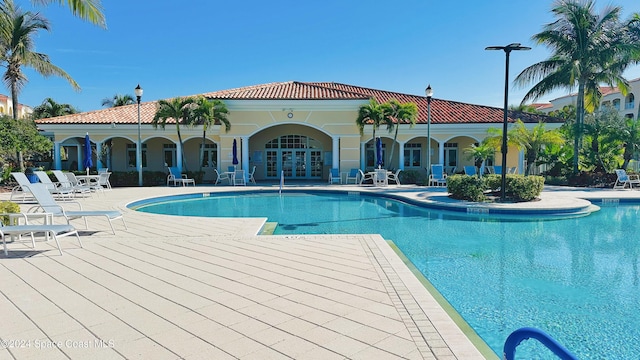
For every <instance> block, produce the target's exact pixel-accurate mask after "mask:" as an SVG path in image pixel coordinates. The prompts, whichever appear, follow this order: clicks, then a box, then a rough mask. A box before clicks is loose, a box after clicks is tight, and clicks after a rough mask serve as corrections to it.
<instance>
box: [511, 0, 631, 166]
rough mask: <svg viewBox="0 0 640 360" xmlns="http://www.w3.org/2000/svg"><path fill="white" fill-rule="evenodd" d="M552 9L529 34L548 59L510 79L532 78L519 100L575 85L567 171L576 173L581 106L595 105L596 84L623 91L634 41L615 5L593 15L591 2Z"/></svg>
mask: <svg viewBox="0 0 640 360" xmlns="http://www.w3.org/2000/svg"><path fill="white" fill-rule="evenodd" d="M552 12H553V13H554V15H555V17H556V20H555V21H554V22H552V23H550V24H547V25H545V26H544V28H543V30H542V32H540V33H538V34H535V35H534V36H533V38H532V39H533V40H534V41H535V42H536V43H538V44H545V45H547V47H549V48H551V49H552V52H553V53H552V55H551V57H549V58H548V59H547V60H544V61H541V62H539V63H536V64H533V65H531V66H529V67H528V68H526V69H524V70H523V71H522V72H521V73H520V74H519V75H518V76H517V77H516V79H515V82H516V84H519V85H521V86H524V85H526V84H528V83H531V82H534V81H538V83H537V84H535V85H534V86H533V88H531V90H529V92H527V94H526V95H525V97H524V98H523V99H522V103H525V102H527V101H529V100H535V99H537V98H539V97H540V96H542V95H544V94H546V93H548V92H550V91H552V90H556V89H560V88H562V89H569V90H571V89H573V88H574V87H575V86H576V85H577V87H578V96H577V104H576V110H577V119H576V124H575V128H576V129H575V139H574V159H573V171H574V173H577V172H578V150H579V148H580V144H581V136H582V125H583V123H584V114H585V110H586V111H593V110H594V109H595V108H596V107H597V105H598V104H600V98H601V93H600V91H599V87H598V85H599V84H601V83H607V84H609V85H611V86H614V85H616V86H618V87H619V88H620V90H621V91H622V93H623V94H624V95H626V93H627V90H628V83H627V81H626V80H625V79H624V78H623V77H622V73H623V71H624V70H625V69H626V68H627V67H628V66H629V65H630V64H632V63H635V62H636V61H637V59H638V51H639V50H640V42H639V41H638V40H637V39H634V38H633V37H632V36H631V31H630V29H631V27H630V26H631V25H633V24H634V22H633V19H632V20H630V21H629V22H628V23H626V24H623V23H621V22H620V20H619V18H620V12H621V8H620V7H606V8H605V9H604V11H603V13H602V14H601V15H597V14H595V12H594V1H593V0H584V1H580V0H560V1H558V2H557V3H556V5H555V7H554V8H553V9H552Z"/></svg>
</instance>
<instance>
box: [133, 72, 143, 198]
mask: <svg viewBox="0 0 640 360" xmlns="http://www.w3.org/2000/svg"><path fill="white" fill-rule="evenodd" d="M133 91H134V92H135V94H136V99H137V101H138V144H137V145H136V167H137V168H138V186H142V138H141V137H140V99H141V98H142V88H141V87H140V84H138V86H136V88H135V89H133Z"/></svg>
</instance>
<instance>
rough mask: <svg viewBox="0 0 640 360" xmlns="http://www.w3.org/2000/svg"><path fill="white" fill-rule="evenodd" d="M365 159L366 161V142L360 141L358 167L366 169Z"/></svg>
mask: <svg viewBox="0 0 640 360" xmlns="http://www.w3.org/2000/svg"><path fill="white" fill-rule="evenodd" d="M366 161H367V143H364V142H361V143H360V169H362V171H365V169H366V165H367V164H366Z"/></svg>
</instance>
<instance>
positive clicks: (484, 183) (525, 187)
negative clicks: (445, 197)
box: [447, 174, 544, 201]
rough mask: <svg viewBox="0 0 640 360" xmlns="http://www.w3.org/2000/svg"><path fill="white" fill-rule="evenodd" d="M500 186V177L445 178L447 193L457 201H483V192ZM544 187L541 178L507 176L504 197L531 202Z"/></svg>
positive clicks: (462, 176) (492, 190)
mask: <svg viewBox="0 0 640 360" xmlns="http://www.w3.org/2000/svg"><path fill="white" fill-rule="evenodd" d="M501 186H502V176H501V175H495V174H490V175H486V176H484V177H482V178H479V177H477V176H468V175H451V176H449V177H447V191H448V192H449V193H450V194H451V197H452V198H454V199H459V200H468V201H485V200H487V197H486V195H485V192H487V191H489V192H495V191H497V190H499V189H500V188H501ZM543 187H544V178H543V177H542V176H523V175H514V174H507V176H506V193H505V196H506V197H507V198H508V199H509V200H511V201H531V200H534V199H535V198H537V197H538V196H540V193H542V188H543Z"/></svg>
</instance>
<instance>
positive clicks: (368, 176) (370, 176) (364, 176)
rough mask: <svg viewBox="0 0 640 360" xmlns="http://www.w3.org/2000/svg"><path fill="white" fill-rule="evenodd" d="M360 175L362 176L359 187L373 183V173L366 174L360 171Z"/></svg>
mask: <svg viewBox="0 0 640 360" xmlns="http://www.w3.org/2000/svg"><path fill="white" fill-rule="evenodd" d="M358 173H359V174H360V182H359V183H358V185H362V183H363V182H365V181H368V180H371V182H372V183H373V173H369V172H368V173H366V174H365V173H364V172H363V171H362V170H360V169H358Z"/></svg>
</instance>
